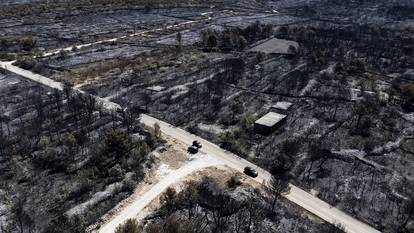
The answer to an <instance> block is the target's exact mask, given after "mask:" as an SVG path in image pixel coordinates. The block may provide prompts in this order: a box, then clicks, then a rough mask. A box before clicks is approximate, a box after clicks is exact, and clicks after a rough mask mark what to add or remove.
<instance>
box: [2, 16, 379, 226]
mask: <svg viewBox="0 0 414 233" xmlns="http://www.w3.org/2000/svg"><path fill="white" fill-rule="evenodd" d="M187 23H192V22H187ZM155 30H160V29H155ZM113 40H117V39H113ZM102 42H104V41H102ZM102 42H96V43H102ZM89 45H91V44H87V45H82V47H85V46H89ZM66 49H69V48H66ZM52 54H53V52H52V53H49V54H48V53H46V54H44V55H46V56H50V55H52ZM0 68H3V69H6V70H8V71H10V72H13V73H15V74H18V75H20V76H22V77H25V78H27V79H30V80H33V81H35V82H38V83H40V84H43V85H46V86H49V87H52V88H55V89H58V90H62V89H63V86H62V84H60V83H59V82H56V81H53V80H51V79H49V78H47V77H44V76H41V75H38V74H35V73H33V72H31V71H27V70H24V69H21V68H19V67H16V66H13V65H12V62H0ZM95 99H96V100H97V101H98V102H99V103H101V104H102V106H103V107H104V108H105V109H107V110H108V111H113V110H117V109H120V106H119V105H118V104H115V103H112V102H110V101H108V100H106V99H103V98H100V97H96V96H95ZM141 122H142V123H143V124H145V125H147V126H153V125H154V124H155V123H158V124H159V125H160V128H161V131H162V132H163V133H164V134H166V135H168V136H170V137H171V138H173V139H176V140H179V141H181V142H183V143H186V144H191V143H192V141H193V140H198V141H200V142H201V143H202V144H203V148H202V149H201V152H202V153H205V154H207V156H206V157H204V158H201V159H200V160H199V161H194V162H193V163H191V162H190V163H189V164H187V165H185V166H183V167H182V168H180V169H178V170H175V171H174V172H173V173H171V174H169V175H168V176H166V177H164V178H163V179H162V180H161V181H160V182H159V183H157V184H156V185H155V186H154V187H153V188H152V189H151V190H150V191H149V192H147V193H145V194H144V195H143V196H142V197H141V198H139V199H138V200H136V201H135V202H133V203H132V204H131V205H130V206H128V207H126V208H125V209H124V210H122V211H121V212H119V214H118V215H116V216H115V217H113V218H112V220H110V221H109V222H107V223H106V224H105V225H104V226H103V227H102V228H101V229H100V230H99V232H101V233H113V232H114V229H115V228H116V226H118V225H119V224H120V223H122V222H123V221H125V220H126V219H128V218H132V217H134V216H136V215H137V213H139V212H140V211H141V210H142V209H143V208H144V207H145V206H146V205H148V204H149V203H150V202H151V201H152V200H154V199H155V198H156V197H157V196H158V195H159V194H160V193H162V192H163V191H164V190H165V189H167V187H168V186H170V185H171V184H174V183H176V182H177V181H179V180H180V179H182V178H184V177H185V176H187V175H189V174H191V173H192V172H195V171H198V170H200V169H202V168H206V167H209V166H217V165H227V166H229V167H231V168H233V169H236V170H238V171H241V172H242V171H243V169H244V167H245V166H251V167H254V168H255V169H256V170H257V171H258V172H259V177H257V178H256V179H255V180H256V181H258V182H267V181H268V180H269V178H270V174H269V173H268V172H267V171H265V170H263V169H261V168H259V167H257V166H256V165H254V164H252V163H250V162H248V161H246V160H244V159H241V158H239V157H238V156H236V155H235V154H232V153H230V152H228V151H225V150H223V149H221V148H220V147H218V146H217V145H215V144H213V143H210V142H208V141H206V140H204V139H202V138H199V137H197V136H195V135H192V134H190V133H188V132H186V131H184V130H182V129H179V128H176V127H174V126H171V125H170V124H168V123H166V122H163V121H160V120H158V119H155V118H153V117H150V116H148V115H142V116H141ZM286 198H287V199H288V200H290V201H292V202H294V203H296V204H297V205H299V206H301V207H302V208H304V209H306V210H307V211H309V212H311V213H313V214H314V215H316V216H318V217H320V218H322V219H324V220H325V221H327V222H329V223H333V224H341V225H342V226H343V227H344V228H345V230H346V232H349V233H379V231H378V230H375V229H374V228H372V227H370V226H369V225H367V224H365V223H362V222H361V221H359V220H357V219H355V218H353V217H351V216H349V215H348V214H346V213H344V212H342V211H340V210H339V209H337V208H335V207H332V206H331V205H329V204H327V203H326V202H324V201H322V200H320V199H318V198H317V197H315V196H313V195H311V194H309V193H308V192H306V191H304V190H302V189H300V188H298V187H296V186H293V185H291V191H290V193H289V194H288V195H286Z"/></svg>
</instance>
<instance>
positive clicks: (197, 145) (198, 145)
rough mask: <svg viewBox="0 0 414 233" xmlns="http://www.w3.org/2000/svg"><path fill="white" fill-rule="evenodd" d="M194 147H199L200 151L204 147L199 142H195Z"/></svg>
mask: <svg viewBox="0 0 414 233" xmlns="http://www.w3.org/2000/svg"><path fill="white" fill-rule="evenodd" d="M193 146H195V147H197V148H198V149H200V148H201V147H203V146H202V145H201V143H200V142H199V141H197V140H196V141H193Z"/></svg>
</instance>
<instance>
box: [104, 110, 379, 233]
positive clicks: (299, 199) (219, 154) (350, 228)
mask: <svg viewBox="0 0 414 233" xmlns="http://www.w3.org/2000/svg"><path fill="white" fill-rule="evenodd" d="M141 122H142V123H144V124H145V125H148V126H153V125H154V124H155V123H157V124H159V125H160V129H161V131H162V132H163V133H164V134H166V135H168V136H169V137H171V138H174V139H176V140H179V141H182V142H183V143H186V144H188V145H189V144H191V143H192V141H193V140H198V141H199V142H201V143H202V145H203V148H202V149H201V152H203V153H206V154H207V155H208V156H211V157H212V158H214V159H215V160H216V161H219V162H220V163H221V164H223V165H227V166H229V167H231V168H233V169H236V170H238V171H241V172H243V169H244V167H246V166H250V167H254V168H255V169H256V170H257V171H258V173H259V176H258V177H257V178H255V180H257V181H258V182H260V183H263V182H267V181H268V180H269V179H270V173H268V172H267V171H265V170H263V169H261V168H259V167H257V166H256V165H254V164H252V163H250V162H249V161H247V160H244V159H241V158H240V157H238V156H236V155H235V154H233V153H230V152H228V151H225V150H223V149H221V148H220V147H218V146H217V145H215V144H213V143H211V142H209V141H207V140H204V139H202V138H200V137H197V136H195V135H193V134H190V133H188V132H186V131H184V130H182V129H180V128H176V127H174V126H172V125H170V124H168V123H165V122H163V121H160V120H158V119H155V118H153V117H150V116H148V115H142V117H141ZM166 188H167V187H165V189H166ZM285 197H286V198H287V199H288V200H290V201H292V202H294V203H295V204H297V205H299V206H301V207H302V208H304V209H306V210H307V211H309V212H311V213H313V214H314V215H316V216H318V217H320V218H322V219H324V220H325V221H327V222H329V223H332V224H341V225H342V226H343V227H344V228H345V230H346V232H349V233H379V232H380V231H378V230H376V229H374V228H372V227H371V226H369V225H367V224H365V223H363V222H361V221H359V220H357V219H355V218H353V217H351V216H349V215H348V214H346V213H344V212H343V211H341V210H339V209H337V208H335V207H333V206H331V205H329V204H328V203H326V202H324V201H322V200H320V199H319V198H317V197H315V196H313V195H311V194H310V193H308V192H306V191H304V190H302V189H300V188H298V187H296V186H294V185H291V191H290V193H289V194H287V195H286V196H285ZM101 232H102V231H101Z"/></svg>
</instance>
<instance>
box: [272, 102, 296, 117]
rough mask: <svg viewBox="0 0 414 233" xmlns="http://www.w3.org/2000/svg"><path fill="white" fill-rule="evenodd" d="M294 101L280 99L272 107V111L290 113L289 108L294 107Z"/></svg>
mask: <svg viewBox="0 0 414 233" xmlns="http://www.w3.org/2000/svg"><path fill="white" fill-rule="evenodd" d="M292 105H293V104H292V103H291V102H287V101H280V102H277V103H276V104H274V105H272V106H271V107H270V110H271V111H274V112H278V113H283V114H288V113H289V110H290V109H291V108H292Z"/></svg>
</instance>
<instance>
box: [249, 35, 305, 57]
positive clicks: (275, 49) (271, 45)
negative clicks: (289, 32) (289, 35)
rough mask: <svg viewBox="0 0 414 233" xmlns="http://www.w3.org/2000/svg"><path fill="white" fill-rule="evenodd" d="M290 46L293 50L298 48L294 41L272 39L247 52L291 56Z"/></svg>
mask: <svg viewBox="0 0 414 233" xmlns="http://www.w3.org/2000/svg"><path fill="white" fill-rule="evenodd" d="M290 46H293V47H294V48H295V49H298V48H299V44H298V43H297V42H296V41H292V40H283V39H277V38H272V39H270V40H267V41H265V42H263V43H261V44H259V45H257V46H255V47H253V48H251V49H249V50H248V51H249V52H261V53H266V54H272V53H273V54H292V51H290V50H289V47H290Z"/></svg>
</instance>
